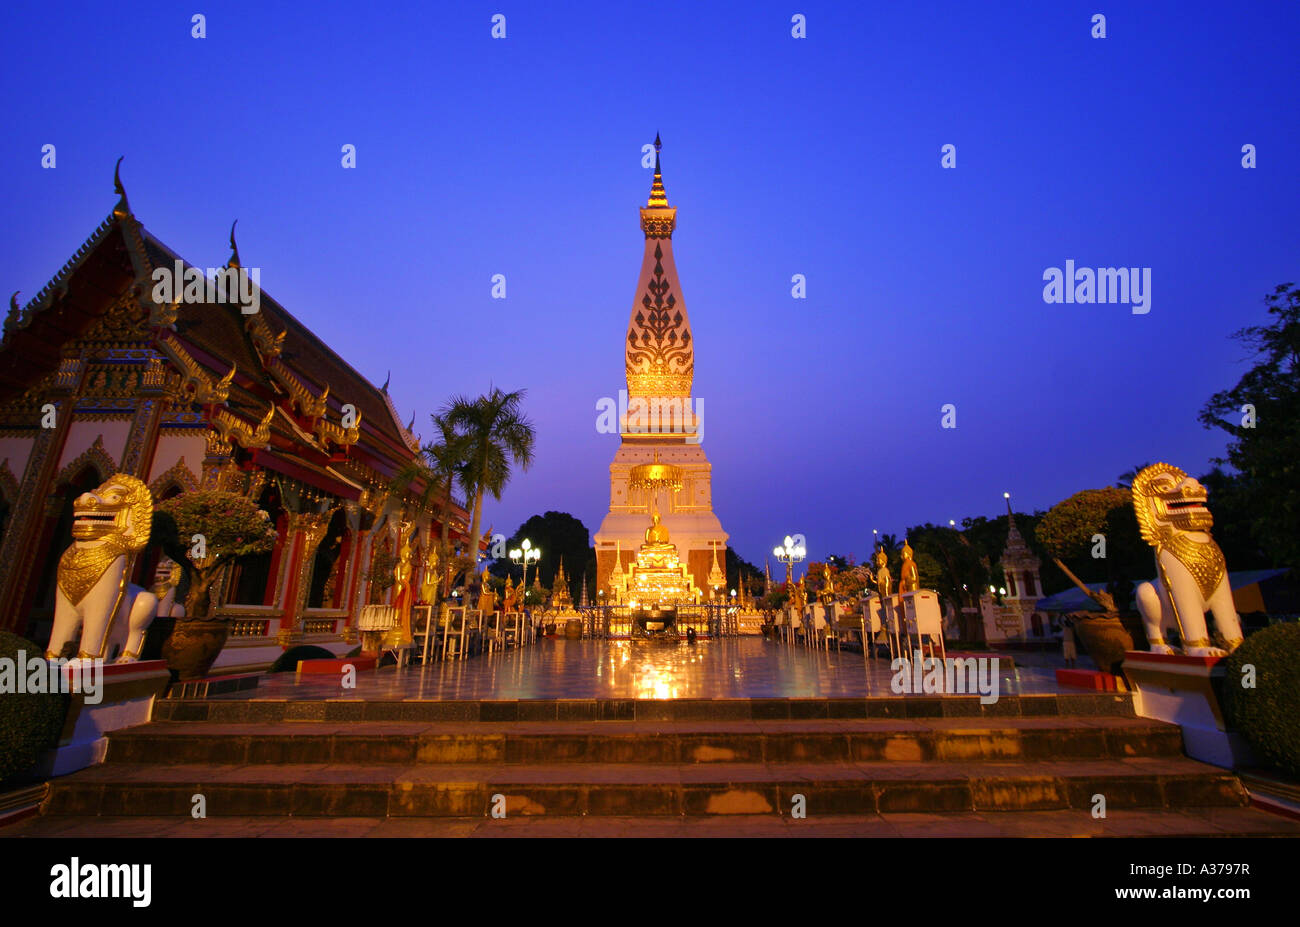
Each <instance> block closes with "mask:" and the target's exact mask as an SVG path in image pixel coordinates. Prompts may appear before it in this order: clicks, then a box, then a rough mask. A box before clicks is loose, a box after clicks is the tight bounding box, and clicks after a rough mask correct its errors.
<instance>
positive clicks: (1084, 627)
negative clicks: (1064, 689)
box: [1035, 486, 1137, 676]
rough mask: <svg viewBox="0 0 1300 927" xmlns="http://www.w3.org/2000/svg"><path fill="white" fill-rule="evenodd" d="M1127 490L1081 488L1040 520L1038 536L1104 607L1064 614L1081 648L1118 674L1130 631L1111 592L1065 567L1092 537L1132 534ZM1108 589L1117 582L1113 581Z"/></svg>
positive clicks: (1082, 553) (1130, 646) (1075, 580)
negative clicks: (1098, 609) (1088, 583)
mask: <svg viewBox="0 0 1300 927" xmlns="http://www.w3.org/2000/svg"><path fill="white" fill-rule="evenodd" d="M1131 506H1132V500H1131V496H1130V494H1129V491H1128V490H1126V489H1120V488H1118V487H1113V486H1112V487H1108V488H1106V489H1085V490H1083V491H1081V492H1077V493H1075V494H1074V495H1072V496H1070V498H1068V499H1066V500H1064V501H1063V502H1060V503H1058V504H1057V505H1055V506H1053V507H1052V509H1051V510H1050V511H1049V512H1048V513H1047V514H1046V515H1044V516H1043V520H1042V521H1040V522H1039V523H1038V527H1037V529H1036V532H1035V533H1036V534H1037V537H1038V540H1039V542H1040V543H1041V544H1042V545H1043V547H1044V548H1046V549H1047V552H1048V554H1049V555H1050V556H1051V558H1052V561H1053V562H1054V563H1055V564H1056V565H1057V566H1058V567H1059V568H1060V570H1061V572H1062V573H1064V574H1065V575H1066V577H1068V578H1069V580H1070V581H1071V582H1072V583H1074V585H1075V586H1077V587H1078V588H1079V589H1080V590H1081V591H1082V592H1083V593H1084V595H1086V596H1087V597H1088V598H1090V599H1092V601H1093V602H1095V603H1096V604H1097V605H1098V606H1100V608H1101V609H1102V611H1101V612H1100V613H1098V612H1093V611H1077V612H1071V613H1070V615H1069V616H1068V617H1069V618H1070V619H1071V621H1072V623H1073V626H1074V630H1075V634H1076V635H1077V636H1078V639H1079V643H1080V644H1081V645H1082V646H1083V649H1084V651H1085V652H1086V653H1087V654H1088V656H1090V657H1091V658H1092V661H1093V662H1094V663H1096V664H1097V668H1098V669H1099V670H1101V671H1102V672H1104V673H1111V674H1113V675H1116V676H1118V675H1120V665H1121V664H1122V663H1123V662H1124V654H1125V652H1126V651H1129V650H1132V649H1133V634H1132V632H1131V631H1130V630H1129V629H1128V628H1126V627H1125V626H1124V622H1123V620H1122V619H1121V616H1120V612H1119V609H1118V608H1117V607H1116V604H1115V596H1114V595H1113V593H1112V592H1110V591H1107V590H1102V589H1095V590H1094V589H1092V588H1090V587H1089V586H1088V585H1087V584H1086V583H1084V582H1083V580H1081V579H1079V577H1077V576H1076V575H1075V574H1074V572H1073V571H1072V570H1071V569H1070V568H1069V567H1068V566H1066V565H1065V558H1068V557H1080V556H1086V554H1087V552H1088V551H1090V550H1091V549H1092V548H1093V546H1094V545H1095V544H1096V540H1095V539H1096V538H1099V537H1102V538H1106V537H1109V539H1110V542H1111V544H1112V545H1114V544H1115V543H1116V541H1117V539H1119V538H1122V537H1123V536H1125V535H1132V534H1133V533H1134V532H1136V530H1137V527H1136V521H1135V520H1134V518H1133V513H1132V509H1131ZM1111 586H1112V589H1113V588H1116V584H1115V583H1112V584H1111Z"/></svg>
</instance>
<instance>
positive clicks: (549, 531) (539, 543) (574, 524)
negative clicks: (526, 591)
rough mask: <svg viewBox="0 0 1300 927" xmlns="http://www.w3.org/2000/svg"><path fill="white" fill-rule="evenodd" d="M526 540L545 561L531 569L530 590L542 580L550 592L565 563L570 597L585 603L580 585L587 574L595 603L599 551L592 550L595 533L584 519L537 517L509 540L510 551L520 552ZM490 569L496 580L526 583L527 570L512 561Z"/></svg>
mask: <svg viewBox="0 0 1300 927" xmlns="http://www.w3.org/2000/svg"><path fill="white" fill-rule="evenodd" d="M524 538H528V540H530V541H531V542H532V544H533V546H534V547H539V548H541V551H542V558H541V559H540V560H538V561H537V562H536V563H535V564H533V565H532V566H531V567H529V569H528V576H529V585H530V586H531V585H532V577H534V576H538V577H539V578H540V579H539V581H540V582H541V584H542V585H543V586H545V587H547V588H548V589H549V588H550V587H551V586H552V585H554V583H555V574H556V572H558V570H559V566H560V562H561V561H563V562H564V575H565V577H566V578H567V579H568V583H569V595H570V596H571V597H572V599H573V601H574V602H575V603H577V602H579V601H581V597H582V587H581V586H579V585H578V584H579V583H580V582H581V581H582V579H583V576H584V574H586V575H587V594H588V595H589V596H591V597H592V598H593V599H594V596H595V573H596V565H595V550H594V549H593V548H592V546H591V532H589V531H588V530H587V526H586V525H584V524H583V523H582V521H581V520H580V519H577V518H574V517H573V516H572V515H570V514H569V513H568V512H547V513H546V514H545V515H534V516H532V517H531V518H529V519H528V520H527V521H525V522H524V523H523V524H522V525H520V526H519V527H518V528H517V529H516V530H515V532H514V534H512V535H510V537H509V538H507V539H506V550H507V551H510V550H514V549H516V548H518V547H519V546H520V544H522V543H523V540H524ZM488 569H489V570H490V571H491V572H492V573H493V574H494V575H496V576H501V577H504V576H506V575H510V576H513V577H514V580H515V582H516V583H519V582H522V581H523V572H524V570H523V567H522V566H516V565H515V564H514V562H513V561H512V560H510V558H509V557H501V558H498V559H497V561H496V562H495V563H494V564H493V565H492V566H491V567H489V568H488ZM589 601H590V600H589Z"/></svg>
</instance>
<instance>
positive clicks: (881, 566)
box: [876, 547, 894, 599]
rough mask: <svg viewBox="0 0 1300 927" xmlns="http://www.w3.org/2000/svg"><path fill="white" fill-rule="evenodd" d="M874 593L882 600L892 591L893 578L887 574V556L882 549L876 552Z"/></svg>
mask: <svg viewBox="0 0 1300 927" xmlns="http://www.w3.org/2000/svg"><path fill="white" fill-rule="evenodd" d="M876 591H877V592H878V593H880V597H881V598H882V599H887V598H889V596H890V594H891V593H892V592H893V591H894V577H893V576H892V575H890V572H889V555H888V554H886V553H885V549H884V548H883V547H881V548H879V549H878V550H877V551H876Z"/></svg>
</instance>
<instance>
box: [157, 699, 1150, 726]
mask: <svg viewBox="0 0 1300 927" xmlns="http://www.w3.org/2000/svg"><path fill="white" fill-rule="evenodd" d="M341 696H344V697H340V698H324V699H305V698H304V699H284V698H279V699H277V698H243V697H230V698H207V699H188V698H166V699H159V700H158V701H157V702H156V703H155V704H154V709H153V720H155V721H213V722H223V723H238V722H263V721H354V722H355V721H409V722H434V721H489V722H494V723H504V722H515V721H527V722H532V721H769V720H802V719H841V718H998V719H1002V718H1020V717H1024V718H1031V717H1076V718H1093V717H1130V718H1131V717H1133V716H1134V712H1133V697H1132V696H1131V695H1130V694H1128V693H1113V692H1080V693H1078V694H1068V695H1067V694H1053V693H1046V694H1042V695H1003V696H1001V697H1000V698H999V699H998V700H997V701H996V702H990V703H988V704H984V703H983V702H981V700H980V698H979V696H976V695H947V696H944V697H942V698H940V697H927V696H923V695H916V696H891V697H885V698H861V697H860V698H829V697H814V698H712V699H710V698H680V699H481V700H469V701H453V700H442V699H388V700H386V699H360V698H348V697H346V693H341Z"/></svg>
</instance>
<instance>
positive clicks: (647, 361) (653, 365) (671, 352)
mask: <svg viewBox="0 0 1300 927" xmlns="http://www.w3.org/2000/svg"><path fill="white" fill-rule="evenodd" d="M659 148H660V145H659V139H658V138H657V137H656V139H655V171H654V181H653V184H652V186H651V190H650V197H649V199H648V200H647V202H646V205H645V206H643V207H641V231H642V232H643V233H644V236H645V246H644V251H643V253H642V259H641V273H640V276H639V277H638V279H637V288H636V295H635V296H634V298H633V301H632V311H631V313H630V316H629V319H628V326H627V329H626V333H625V335H624V337H623V351H624V366H625V372H626V376H627V393H628V397H629V415H628V416H627V417H628V418H629V419H633V418H634V416H633V414H632V413H631V411H630V409H631V406H632V405H633V403H634V401H635V405H636V406H637V407H639V408H650V409H655V410H659V411H658V412H657V414H652V415H651V416H650V419H651V421H650V423H649V424H650V426H651V427H648V428H642V427H640V425H641V423H639V422H638V421H623V422H621V423H620V430H621V433H622V440H621V443H620V445H619V449H618V451H617V453H616V454H615V455H614V460H613V463H611V464H610V468H609V487H610V488H609V512H608V514H606V515H605V518H604V520H603V521H602V522H601V524H600V529H599V530H598V531H597V532H596V537H595V541H596V563H597V567H596V569H597V576H598V585H599V587H600V588H601V589H603V590H609V592H610V594H611V597H614V596H616V594H617V593H616V590H617V589H618V587H619V585H620V584H621V583H622V582H623V581H624V580H625V579H626V574H625V571H626V570H627V569H629V568H630V566H631V564H630V563H628V562H627V558H625V557H622V551H623V550H624V549H626V550H627V551H628V552H629V555H630V553H631V551H633V550H635V549H636V546H637V544H639V543H640V540H641V535H642V532H643V531H644V530H645V517H646V513H647V511H657V512H661V513H662V514H661V516H660V517H661V520H662V523H663V525H664V526H665V528H666V529H670V530H671V531H672V535H673V537H674V538H675V539H676V544H677V548H678V550H679V551H680V557H681V561H682V563H683V564H684V565H685V566H686V568H687V570H688V571H689V573H690V575H691V583H692V585H693V586H694V587H698V588H706V587H707V586H708V577H709V572H710V567H711V565H712V561H713V556H714V551H715V550H717V549H718V548H722V549H723V551H725V549H726V544H727V533H726V532H725V531H723V530H722V523H721V522H720V521H719V520H718V517H717V515H715V514H714V513H713V499H712V467H711V465H710V464H709V461H708V459H707V458H706V457H705V455H704V448H703V446H702V445H701V444H700V443H699V440H698V439H699V430H698V426H699V424H700V423H699V420H698V409H699V405H698V402H696V403H695V404H694V405H693V404H692V400H691V386H692V383H693V380H694V376H695V339H694V335H693V333H692V331H691V321H690V316H689V314H688V313H687V311H686V301H685V299H684V298H683V296H682V289H681V283H680V282H679V281H678V279H677V265H676V263H675V262H674V259H673V241H672V236H673V231H674V229H676V227H677V208H676V207H675V206H670V205H668V194H667V193H666V192H665V190H664V184H663V174H662V172H661V170H660V163H659V153H658V151H659ZM665 409H666V410H669V411H668V412H667V413H665V412H664V411H663V410H665ZM693 410H694V411H693ZM656 463H661V464H662V465H664V466H671V467H672V468H674V470H675V472H676V474H677V479H676V482H675V483H674V484H673V485H665V484H660V483H644V482H642V483H638V482H637V481H636V480H635V479H634V478H633V475H634V471H637V470H639V468H644V467H648V466H651V465H653V464H656ZM620 558H621V559H620Z"/></svg>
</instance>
